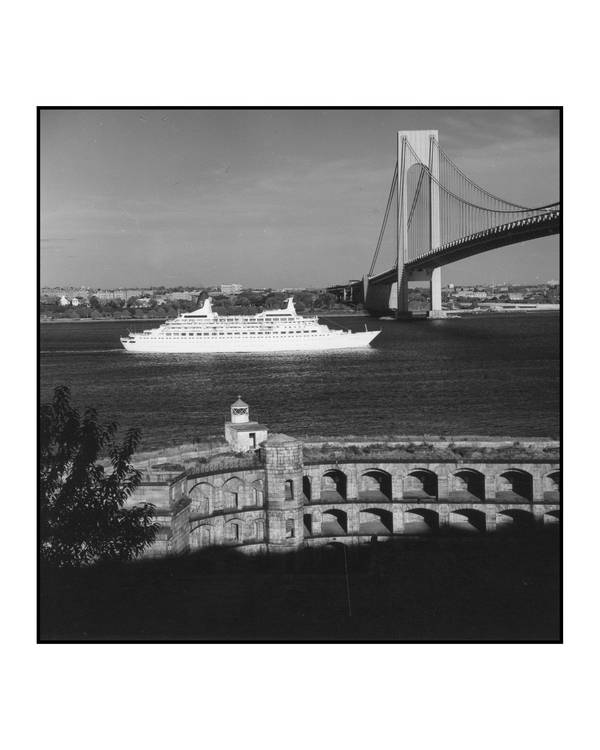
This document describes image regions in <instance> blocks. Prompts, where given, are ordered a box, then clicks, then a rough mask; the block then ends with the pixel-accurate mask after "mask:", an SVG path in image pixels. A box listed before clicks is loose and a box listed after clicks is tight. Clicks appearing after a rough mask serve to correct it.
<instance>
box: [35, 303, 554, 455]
mask: <svg viewBox="0 0 600 750" xmlns="http://www.w3.org/2000/svg"><path fill="white" fill-rule="evenodd" d="M321 322H324V323H327V324H328V325H331V326H333V325H334V324H335V325H338V326H342V327H344V328H351V329H352V330H355V331H360V330H364V328H365V324H366V325H367V327H368V328H369V329H375V328H381V330H382V332H381V334H380V335H379V336H378V337H377V338H376V339H375V340H374V342H373V344H372V345H371V346H370V347H368V348H365V349H356V350H340V351H332V352H298V353H290V352H281V353H277V354H264V353H260V354H132V353H130V352H126V351H125V350H124V349H123V348H122V347H121V345H120V342H119V337H120V336H122V335H124V334H125V333H127V330H128V327H133V326H135V328H136V329H137V330H140V329H142V328H149V327H152V326H154V325H158V322H151V321H136V322H130V321H106V322H104V321H102V322H84V323H77V322H74V323H71V322H69V323H42V324H41V326H40V329H41V332H40V351H41V354H40V391H41V398H42V400H43V401H46V400H48V399H50V398H51V396H52V390H53V388H54V387H55V386H57V385H59V384H66V385H68V386H69V387H70V388H71V392H72V396H73V401H74V402H75V403H76V404H77V405H78V406H80V407H85V406H92V407H95V408H96V409H97V410H98V412H99V414H100V417H101V419H102V420H103V421H108V420H113V419H114V420H116V421H117V422H118V423H119V425H120V427H122V428H127V427H134V426H135V427H139V428H141V430H142V435H143V445H142V448H143V449H145V450H152V449H155V448H159V447H163V446H169V445H174V444H178V443H184V442H192V441H193V440H196V439H200V440H203V439H205V438H207V437H210V436H220V435H222V434H223V422H224V421H225V419H226V418H227V417H228V409H229V405H230V403H231V402H232V401H234V400H235V399H236V398H237V396H238V395H241V396H242V398H243V399H244V400H245V401H247V402H248V403H249V404H250V407H251V417H252V418H253V419H257V420H260V421H261V422H263V423H264V424H266V425H267V426H268V427H269V429H270V431H271V432H285V433H287V434H290V435H295V436H298V437H305V436H317V435H318V436H342V435H364V436H372V437H373V438H385V436H388V435H423V434H427V435H514V436H523V435H527V436H548V437H557V436H558V434H559V430H560V318H559V316H558V315H557V314H555V313H524V314H517V313H507V314H502V313H496V314H489V315H477V316H469V317H461V318H456V319H454V318H453V319H448V320H436V321H404V322H402V321H391V320H390V321H378V320H375V319H373V318H362V317H340V318H335V317H329V318H322V319H321Z"/></svg>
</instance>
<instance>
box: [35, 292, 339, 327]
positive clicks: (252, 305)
mask: <svg viewBox="0 0 600 750" xmlns="http://www.w3.org/2000/svg"><path fill="white" fill-rule="evenodd" d="M169 291H170V292H173V291H174V292H177V291H185V290H184V288H183V287H178V288H175V289H170V290H169ZM165 293H166V290H164V289H163V288H160V287H159V288H156V289H154V291H153V294H152V296H150V297H149V299H148V301H147V302H145V303H143V304H141V303H140V298H139V297H129V299H126V300H125V299H110V300H101V299H99V298H98V297H96V296H94V295H92V296H91V297H90V298H89V302H88V303H87V304H80V305H78V306H76V307H63V306H61V305H60V304H59V302H58V298H56V300H50V299H48V298H46V299H44V300H42V301H41V302H40V315H42V316H44V317H51V318H92V319H101V318H123V319H131V318H174V317H176V316H177V315H178V314H179V313H181V312H190V311H192V310H195V309H196V308H197V307H198V306H199V304H201V303H202V301H203V300H204V299H205V298H206V297H207V296H209V292H207V291H203V292H202V293H201V294H200V295H199V297H198V299H197V300H163V299H161V298H162V297H164V294H165ZM210 296H211V297H212V299H213V309H214V310H215V312H218V313H219V314H221V315H252V314H255V313H257V312H262V310H272V309H276V308H279V307H283V306H284V304H285V300H286V299H287V298H288V297H290V296H293V297H294V304H295V306H296V310H297V311H298V312H299V313H305V314H309V313H313V312H321V311H329V310H333V309H336V308H337V309H340V310H341V309H347V308H346V306H345V305H343V304H341V303H338V301H337V300H336V298H335V296H334V295H333V294H330V293H329V292H325V291H323V290H317V289H315V290H311V289H306V290H300V291H294V292H278V291H273V290H271V289H265V290H261V291H254V290H251V289H245V290H242V291H241V292H240V293H239V294H237V295H225V294H221V293H210Z"/></svg>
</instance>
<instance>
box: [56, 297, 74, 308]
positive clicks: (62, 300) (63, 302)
mask: <svg viewBox="0 0 600 750" xmlns="http://www.w3.org/2000/svg"><path fill="white" fill-rule="evenodd" d="M58 304H59V305H60V306H61V307H68V305H70V304H71V303H70V302H69V300H68V299H67V298H66V297H65V295H64V294H63V296H62V297H61V298H60V299H59V300H58Z"/></svg>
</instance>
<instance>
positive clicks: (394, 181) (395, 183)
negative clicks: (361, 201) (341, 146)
mask: <svg viewBox="0 0 600 750" xmlns="http://www.w3.org/2000/svg"><path fill="white" fill-rule="evenodd" d="M397 186H398V162H396V164H395V166H394V174H393V176H392V185H391V187H390V193H389V195H388V200H387V205H386V207H385V214H384V217H383V224H382V225H381V231H380V232H379V239H378V240H377V246H376V247H375V253H374V254H373V260H372V261H371V268H370V269H369V276H371V275H372V274H373V270H374V268H375V263H377V257H378V256H379V251H380V250H381V243H382V241H383V235H384V234H385V228H386V226H387V222H388V217H389V215H390V208H391V206H392V200H393V198H394V193H395V191H396V188H397Z"/></svg>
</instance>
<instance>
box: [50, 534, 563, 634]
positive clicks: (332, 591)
mask: <svg viewBox="0 0 600 750" xmlns="http://www.w3.org/2000/svg"><path fill="white" fill-rule="evenodd" d="M346 553H347V563H348V570H349V594H350V605H351V616H350V614H349V610H348V596H347V589H346V578H345V575H344V549H343V548H342V547H341V546H340V545H335V546H334V545H328V546H327V547H323V548H313V549H306V550H302V551H299V552H296V553H291V554H288V555H286V556H273V555H271V556H260V557H254V558H251V557H245V556H243V555H241V554H239V553H236V552H235V551H234V550H227V549H215V550H209V551H207V552H203V553H198V554H195V555H189V556H186V557H181V558H167V559H162V560H148V561H141V562H136V563H120V564H104V565H98V566H96V567H93V568H87V569H79V570H49V569H43V570H42V571H41V576H40V640H42V641H63V640H75V641H85V640H108V641H110V640H136V641H137V640H139V641H145V640H218V641H227V640H242V641H246V640H275V641H277V640H307V641H310V640H333V641H344V640H399V641H402V640H417V641H419V640H433V641H445V640H465V641H469V640H482V641H494V640H516V641H520V640H534V641H559V640H560V638H561V626H560V536H559V532H557V531H556V530H555V529H547V530H544V531H543V532H542V531H539V532H534V533H531V534H527V535H521V536H512V537H507V536H498V537H480V538H471V539H465V538H459V537H452V536H448V537H445V538H436V539H432V538H429V539H423V540H419V539H414V538H412V539H402V540H398V541H397V542H396V541H394V542H387V543H376V544H371V545H363V546H360V547H355V548H346Z"/></svg>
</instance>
